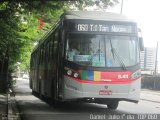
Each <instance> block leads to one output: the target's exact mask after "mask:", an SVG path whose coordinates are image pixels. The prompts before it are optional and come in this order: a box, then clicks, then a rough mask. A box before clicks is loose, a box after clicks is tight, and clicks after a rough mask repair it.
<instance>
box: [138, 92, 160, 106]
mask: <svg viewBox="0 0 160 120" xmlns="http://www.w3.org/2000/svg"><path fill="white" fill-rule="evenodd" d="M140 99H141V100H147V101H152V102H157V103H160V91H155V90H149V89H142V90H141V95H140Z"/></svg>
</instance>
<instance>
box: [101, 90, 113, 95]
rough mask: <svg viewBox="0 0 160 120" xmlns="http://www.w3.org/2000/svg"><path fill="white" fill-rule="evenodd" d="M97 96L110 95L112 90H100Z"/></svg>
mask: <svg viewBox="0 0 160 120" xmlns="http://www.w3.org/2000/svg"><path fill="white" fill-rule="evenodd" d="M99 95H112V90H100V91H99Z"/></svg>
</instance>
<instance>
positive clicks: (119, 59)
mask: <svg viewBox="0 0 160 120" xmlns="http://www.w3.org/2000/svg"><path fill="white" fill-rule="evenodd" d="M110 44H111V52H112V55H113V59H114V60H115V57H114V55H116V56H117V58H118V59H117V60H118V61H119V63H120V65H121V66H122V68H123V70H126V66H125V64H124V62H123V60H122V59H121V57H120V56H119V54H118V52H117V50H116V49H115V48H113V46H112V42H111V40H110Z"/></svg>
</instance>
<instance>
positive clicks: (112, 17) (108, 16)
mask: <svg viewBox="0 0 160 120" xmlns="http://www.w3.org/2000/svg"><path fill="white" fill-rule="evenodd" d="M62 17H64V19H87V20H88V19H89V20H103V21H122V22H135V21H134V20H132V19H129V18H128V17H126V16H124V15H122V14H118V13H111V12H101V11H67V12H65V13H64V14H63V15H62Z"/></svg>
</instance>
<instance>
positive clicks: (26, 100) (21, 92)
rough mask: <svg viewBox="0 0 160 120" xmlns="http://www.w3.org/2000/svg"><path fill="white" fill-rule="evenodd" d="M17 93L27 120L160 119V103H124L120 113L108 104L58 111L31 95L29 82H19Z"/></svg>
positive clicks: (23, 117) (81, 106) (120, 106)
mask: <svg viewBox="0 0 160 120" xmlns="http://www.w3.org/2000/svg"><path fill="white" fill-rule="evenodd" d="M14 91H15V93H16V96H15V99H16V101H17V106H18V109H19V112H20V115H21V117H22V119H23V120H91V119H100V120H103V119H113V117H115V118H114V119H143V118H144V119H150V118H152V119H156V120H158V119H159V118H157V115H158V114H159V115H158V117H160V103H156V102H151V101H146V100H140V102H139V103H138V104H135V103H130V102H123V101H122V102H120V104H119V106H118V109H117V110H116V111H112V110H108V109H107V106H106V105H100V104H91V103H85V104H84V103H83V104H82V103H80V104H75V103H74V104H69V103H68V104H65V105H64V106H63V107H61V108H59V109H56V108H54V107H53V106H51V105H49V104H47V103H46V102H43V101H42V100H40V99H38V98H36V97H35V96H33V95H32V94H31V89H29V81H28V80H22V79H19V80H17V83H16V86H15V88H14ZM133 114H136V115H133ZM150 114H155V115H150ZM109 115H110V116H109ZM114 115H115V116H114ZM124 116H125V117H124ZM108 117H109V118H108ZM123 117H124V118H123Z"/></svg>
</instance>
